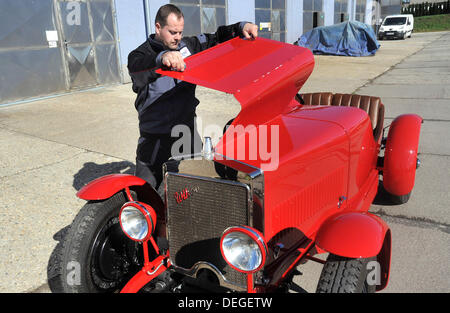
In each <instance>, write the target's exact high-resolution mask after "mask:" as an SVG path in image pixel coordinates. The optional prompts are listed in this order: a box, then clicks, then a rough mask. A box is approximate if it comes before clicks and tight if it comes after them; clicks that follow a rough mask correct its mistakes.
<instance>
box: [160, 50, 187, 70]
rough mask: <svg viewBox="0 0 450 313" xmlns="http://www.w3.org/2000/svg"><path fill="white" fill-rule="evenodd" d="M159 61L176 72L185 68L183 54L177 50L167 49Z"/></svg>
mask: <svg viewBox="0 0 450 313" xmlns="http://www.w3.org/2000/svg"><path fill="white" fill-rule="evenodd" d="M161 62H162V64H163V65H165V66H167V67H168V68H171V69H172V70H175V71H178V72H183V71H184V70H185V68H186V63H184V60H183V56H182V55H181V53H180V52H179V51H169V52H166V53H164V54H163V55H162V58H161Z"/></svg>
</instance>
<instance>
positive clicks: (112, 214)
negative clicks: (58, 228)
mask: <svg viewBox="0 0 450 313" xmlns="http://www.w3.org/2000/svg"><path fill="white" fill-rule="evenodd" d="M134 199H135V198H134ZM126 201H127V198H126V196H125V194H124V192H123V191H121V192H119V193H116V194H115V195H113V196H112V197H111V198H109V199H106V200H104V201H89V202H88V203H87V204H86V205H85V206H83V208H82V209H81V210H80V212H79V213H78V214H77V216H76V217H75V219H74V221H73V222H72V224H71V225H70V228H69V229H68V231H67V233H66V235H65V236H64V238H63V239H62V241H61V243H60V247H59V248H58V249H55V251H54V252H55V254H56V255H55V256H53V257H54V260H55V262H56V263H57V264H56V265H55V266H54V268H55V269H57V270H58V273H57V275H54V277H52V285H53V288H52V287H51V289H52V291H53V292H68V293H93V292H117V291H119V290H120V289H121V288H123V286H124V285H125V284H126V282H128V280H129V279H130V278H131V277H133V275H134V274H136V273H137V272H138V271H139V270H140V269H141V267H142V263H143V256H142V246H141V245H140V244H139V243H137V242H134V241H133V240H131V239H129V238H128V237H127V236H126V235H125V234H124V233H123V231H122V229H121V228H120V223H119V211H120V208H121V207H122V205H123V204H124V203H125V202H126Z"/></svg>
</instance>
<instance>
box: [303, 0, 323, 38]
mask: <svg viewBox="0 0 450 313" xmlns="http://www.w3.org/2000/svg"><path fill="white" fill-rule="evenodd" d="M324 20H325V13H324V12H323V1H322V0H303V33H305V32H307V31H309V30H311V29H313V28H315V27H318V26H323V25H324Z"/></svg>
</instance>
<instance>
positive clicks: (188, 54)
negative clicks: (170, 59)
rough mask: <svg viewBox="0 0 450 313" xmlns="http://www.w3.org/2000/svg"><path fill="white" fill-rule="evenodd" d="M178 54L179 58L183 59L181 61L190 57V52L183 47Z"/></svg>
mask: <svg viewBox="0 0 450 313" xmlns="http://www.w3.org/2000/svg"><path fill="white" fill-rule="evenodd" d="M180 53H181V56H182V57H183V59H184V58H187V57H188V56H190V55H191V52H190V51H189V49H188V48H187V47H183V48H182V49H181V50H180Z"/></svg>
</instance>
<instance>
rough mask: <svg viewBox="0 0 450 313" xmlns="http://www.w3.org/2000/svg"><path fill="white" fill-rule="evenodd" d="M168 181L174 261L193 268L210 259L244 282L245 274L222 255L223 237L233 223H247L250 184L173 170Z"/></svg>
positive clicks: (235, 280) (232, 278) (225, 273)
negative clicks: (190, 174)
mask: <svg viewBox="0 0 450 313" xmlns="http://www.w3.org/2000/svg"><path fill="white" fill-rule="evenodd" d="M166 182H167V208H168V210H167V217H168V221H167V224H168V225H167V226H168V240H169V249H170V259H171V262H172V264H174V265H175V266H177V267H181V268H184V269H191V268H192V267H193V265H194V264H196V263H197V262H207V263H210V264H212V265H214V266H215V267H216V268H217V269H219V270H220V271H221V272H222V274H223V276H224V277H225V279H226V280H227V281H228V282H230V283H232V284H236V285H239V286H245V285H246V276H245V275H244V274H242V273H239V272H238V271H236V270H234V269H232V268H231V267H230V266H229V265H228V264H227V263H226V262H225V260H224V259H223V257H222V255H221V253H220V237H221V235H222V233H223V231H224V230H225V229H226V228H228V227H230V226H239V225H248V221H249V217H248V211H249V204H248V198H249V188H248V186H247V185H245V184H241V183H235V182H230V181H224V180H220V179H209V178H208V179H203V178H200V177H192V176H184V175H178V174H173V173H168V174H167V181H166Z"/></svg>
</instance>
